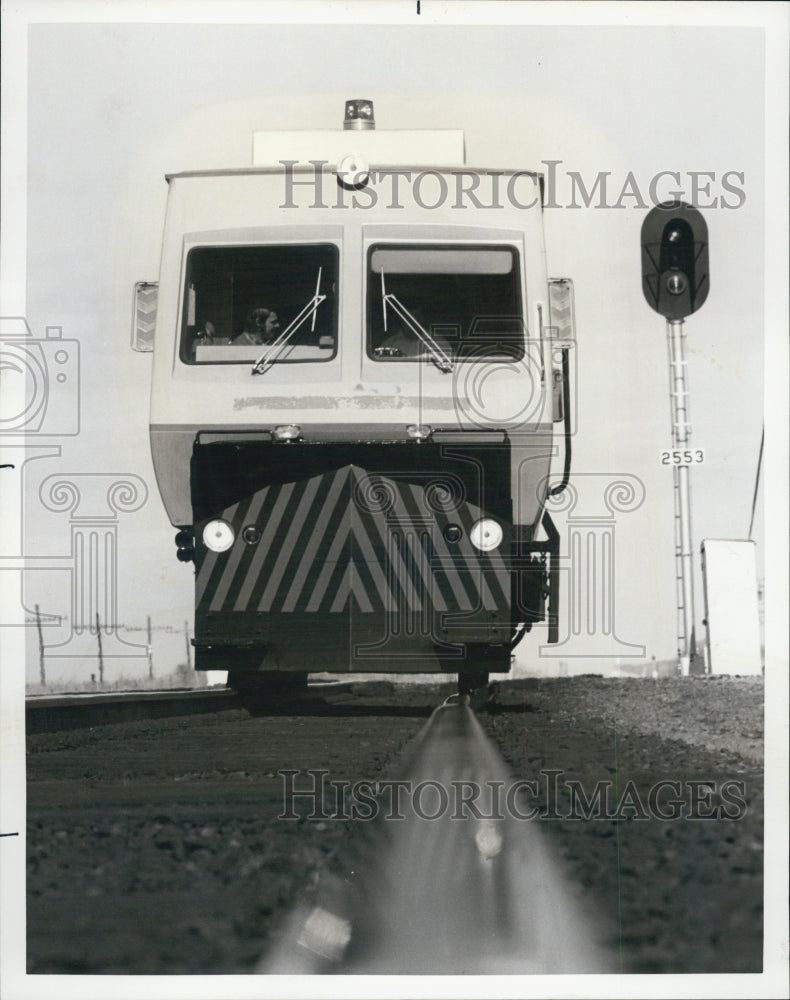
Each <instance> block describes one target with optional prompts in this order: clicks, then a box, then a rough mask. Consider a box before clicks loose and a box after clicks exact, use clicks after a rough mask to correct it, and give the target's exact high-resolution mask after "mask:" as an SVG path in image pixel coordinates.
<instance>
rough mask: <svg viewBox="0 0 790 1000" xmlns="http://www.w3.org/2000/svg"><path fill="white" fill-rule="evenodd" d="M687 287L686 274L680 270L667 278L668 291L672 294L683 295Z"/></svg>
mask: <svg viewBox="0 0 790 1000" xmlns="http://www.w3.org/2000/svg"><path fill="white" fill-rule="evenodd" d="M687 288H688V281H686V278H685V275H683V274H681V273H680V272H679V271H677V272H673V273H672V274H670V276H669V277H668V278H667V291H668V292H669V294H670V295H682V294H683V292H685V290H686V289H687Z"/></svg>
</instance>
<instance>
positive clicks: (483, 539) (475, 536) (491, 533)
mask: <svg viewBox="0 0 790 1000" xmlns="http://www.w3.org/2000/svg"><path fill="white" fill-rule="evenodd" d="M469 537H470V538H471V540H472V545H474V546H475V548H477V549H480V550H481V551H482V552H490V551H491V549H495V548H496V547H497V545H499V543H500V542H501V541H502V528H501V526H500V525H499V524H497V522H496V521H494V520H492V519H491V518H490V517H483V518H481V519H480V520H479V521H475V523H474V524H473V525H472V530H471V531H470V532H469Z"/></svg>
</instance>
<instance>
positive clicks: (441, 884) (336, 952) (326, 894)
mask: <svg viewBox="0 0 790 1000" xmlns="http://www.w3.org/2000/svg"><path fill="white" fill-rule="evenodd" d="M386 784H387V785H388V786H390V792H391V790H392V787H397V788H398V789H399V790H400V793H401V794H400V795H399V797H398V803H397V806H395V807H393V802H392V798H391V795H390V796H389V798H388V800H387V801H384V796H380V797H379V805H380V812H379V813H378V814H377V816H376V819H375V821H374V822H373V823H370V824H367V825H366V824H356V827H357V828H359V827H360V826H361V827H362V828H364V832H363V833H362V834H361V835H359V836H357V837H356V838H352V844H351V845H350V849H349V854H348V858H347V859H346V866H347V870H348V873H349V874H348V876H347V877H346V878H345V879H337V878H329V879H326V880H325V881H324V883H323V885H321V886H320V887H319V889H318V892H317V893H316V894H315V895H314V896H313V898H311V899H310V900H309V901H307V900H305V901H304V902H303V903H302V904H301V905H300V906H299V907H297V909H296V911H295V912H294V914H293V917H292V920H291V921H290V922H289V923H288V925H287V927H286V930H285V932H284V934H283V936H282V938H281V940H280V941H279V943H278V944H277V946H276V947H275V948H274V949H273V950H272V952H271V953H270V955H268V956H267V957H266V958H265V959H264V961H263V962H262V963H261V965H260V967H259V970H258V971H259V972H261V973H284V972H292V973H310V972H312V973H326V972H354V973H368V974H391V973H402V972H403V971H404V970H405V969H408V970H409V971H410V972H414V973H444V974H453V973H547V974H550V973H551V974H553V973H595V972H603V971H607V968H608V966H609V964H610V963H609V961H608V959H607V957H606V956H605V955H604V954H603V952H602V951H601V950H600V949H599V948H598V946H597V944H596V941H595V938H594V935H593V934H592V933H591V931H590V926H589V922H588V921H587V920H586V919H585V918H584V916H583V914H582V912H581V910H580V908H579V905H578V903H577V901H576V900H575V898H574V892H573V890H572V888H571V887H570V886H569V884H568V883H567V882H566V881H565V879H564V877H563V875H562V873H561V872H560V869H559V867H558V865H557V863H556V862H555V860H554V858H553V856H552V853H551V851H550V850H549V848H548V847H547V844H546V842H545V840H544V838H543V834H542V831H540V830H539V829H537V827H536V824H534V823H526V822H522V821H520V819H523V814H521V813H516V811H515V808H514V803H511V802H510V801H509V799H510V795H509V793H510V791H511V790H512V788H513V785H512V779H511V776H510V774H509V772H508V768H507V765H506V764H505V762H504V761H503V760H502V758H501V756H500V754H499V752H498V751H497V749H496V747H495V746H494V745H493V743H492V742H491V741H490V740H489V739H488V737H487V736H486V735H485V733H484V731H483V728H482V726H481V724H480V722H479V720H478V719H477V717H476V716H475V713H474V711H473V710H472V708H471V707H470V704H469V699H468V697H466V696H454V697H452V698H449V699H448V700H447V701H446V702H445V703H444V704H442V705H441V706H439V707H438V708H437V709H436V710H435V711H434V712H433V714H432V716H431V718H430V719H429V721H428V722H427V723H426V725H425V726H424V728H423V729H422V730H421V732H420V733H419V734H418V735H417V737H415V739H414V741H413V744H412V746H411V748H410V751H407V756H406V758H405V760H404V768H403V772H402V775H401V776H400V777H399V778H398V779H397V780H396V781H394V782H391V783H386ZM522 805H523V803H522Z"/></svg>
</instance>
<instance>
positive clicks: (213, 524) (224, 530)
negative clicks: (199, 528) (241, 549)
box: [203, 518, 236, 552]
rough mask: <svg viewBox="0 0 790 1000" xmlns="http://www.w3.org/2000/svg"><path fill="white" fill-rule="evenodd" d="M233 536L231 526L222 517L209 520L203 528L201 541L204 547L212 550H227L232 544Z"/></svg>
mask: <svg viewBox="0 0 790 1000" xmlns="http://www.w3.org/2000/svg"><path fill="white" fill-rule="evenodd" d="M235 538H236V536H235V535H234V533H233V528H231V526H230V525H229V524H228V522H227V521H223V520H222V518H218V519H217V520H216V521H209V522H208V524H207V525H206V527H205V528H204V529H203V542H204V543H205V545H206V548H208V549H211V551H212V552H227V550H228V549H229V548H230V547H231V545H233V542H234V541H235Z"/></svg>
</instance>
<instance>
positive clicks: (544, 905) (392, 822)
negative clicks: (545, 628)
mask: <svg viewBox="0 0 790 1000" xmlns="http://www.w3.org/2000/svg"><path fill="white" fill-rule="evenodd" d="M350 687H351V689H352V690H346V691H345V693H343V692H342V691H338V693H337V696H335V695H333V694H331V693H329V692H327V693H326V694H324V695H321V696H320V697H318V696H316V695H315V694H313V695H311V697H313V698H314V701H313V702H309V701H308V702H306V703H305V702H302V703H301V704H298V705H297V704H294V703H289V704H283V705H282V706H280V707H277V708H274V707H271V706H270V707H269V708H268V709H267V710H265V711H261V712H260V714H259V715H256V714H254V713H253V712H250V711H243V710H238V709H234V707H233V706H234V701H233V697H234V696H233V695H232V694H231V693H230V692H227V691H222V690H220V691H216V692H198V693H196V694H197V697H196V696H195V694H190V695H189V696H188V698H187V701H188V702H191V703H193V704H194V705H197V704H198V703H200V702H201V701H202V702H203V703H204V704H206V705H207V704H209V703H210V702H211V701H212V699H213V701H214V705H215V707H217V711H216V712H215V713H214V714H213V715H209V714H206V713H202V714H195V715H193V717H191V718H190V717H185V718H173V719H167V718H161V719H159V720H153V721H150V712H149V713H148V715H147V717H146V719H144V720H142V721H136V722H135V721H133V722H130V723H129V724H127V725H123V726H109V725H108V726H100V727H99V728H96V729H93V728H79V727H75V728H74V731H73V732H68V733H62V734H61V733H57V732H55V733H49V732H42V733H41V734H39V735H37V734H36V733H31V732H30V731H29V732H28V736H29V739H28V756H27V773H28V785H27V809H28V815H27V818H28V833H27V851H28V866H29V867H28V882H27V884H28V901H27V903H28V927H29V934H28V942H27V954H28V971H29V972H33V973H47V972H64V971H68V972H75V971H82V972H91V973H94V972H95V973H101V974H117V973H143V974H157V973H159V974H161V973H205V974H211V973H233V972H252V971H254V970H257V971H259V972H264V973H267V972H329V973H336V972H341V973H342V972H355V973H356V972H363V973H364V972H367V973H374V974H375V973H401V974H402V973H409V972H425V973H459V972H469V973H508V972H515V973H519V972H546V973H552V972H574V971H575V972H590V971H595V970H598V969H600V968H601V967H603V968H604V969H605V968H606V966H607V964H608V956H609V955H615V956H616V958H617V962H618V963H619V969H620V971H627V972H714V971H715V972H720V971H722V970H724V971H728V972H754V971H759V968H760V962H761V960H762V959H761V956H762V937H761V934H762V909H761V907H762V885H763V882H762V857H763V855H762V845H761V840H762V777H761V770H760V768H761V761H762V750H761V747H760V745H759V743H755V741H754V740H753V739H752V734H753V733H757V732H758V729H759V725H760V720H761V718H762V714H761V713H762V695H761V689H759V687H757V686H755V685H745V684H735V683H726V684H725V683H720V684H704V685H702V684H700V685H695V686H694V689H693V691H694V695H695V697H694V698H693V699H692V698H690V697H689V691H690V684H689V682H688V681H687V680H683V679H678V680H677V681H675V680H672V681H666V682H662V683H660V684H654V683H646V682H645V683H643V682H639V681H626V680H611V681H610V680H603V679H596V678H580V679H560V680H549V681H545V682H524V681H512V682H511V681H508V682H505V683H503V684H502V687H501V691H500V700H499V702H498V704H496V705H495V706H493V707H492V709H493V710H492V711H490V712H486V713H479V714H475V712H474V711H472V709H471V707H470V705H469V704H468V703H467V702H466V701H465V700H463V699H458V698H457V697H456V698H450V699H448V700H447V701H445V702H443V703H441V704H439V707H438V708H437V707H436V706H437V703H440V702H442V698H444V697H445V695H448V694H449V693H450V690H451V686H450V685H449V684H446V685H443V686H437V685H421V684H415V685H396V686H395V688H394V690H389V691H388V690H387V689H386V688H385V687H384V686H382V683H381V682H376V684H374V685H367V684H365V683H356V682H355V683H353V684H351V685H350ZM169 694H170V698H169V700H170V701H171V709H168V711H170V710H172V706H173V705H174V704H176V703H177V699H178V698H179V697H182V696H183V695H184V693H177V692H171V693H169ZM209 696H210V697H209ZM37 700H38V699H37ZM70 700H71V699H69V701H70ZM81 700H83V701H84V700H85V699H81ZM92 700H93V701H94V702H96V703H98V704H101V703H102V702H109V703H112V702H118V701H119V698H118V696H111V697H110V698H109V699H108V698H107V696H106V695H104V696H99V698H98V699H97V698H94V699H92ZM125 700H126V701H134V700H137V701H138V703H139V702H140V699H139V698H136V699H135V698H129V697H128V696H127V697H126V699H125ZM148 700H149V702H150V703H153V702H151V699H150V698H149V699H148ZM166 700H167V699H166ZM40 701H43V699H41V700H40ZM120 701H121V702H123V701H124V698H123V697H121V698H120ZM143 701H145V699H143ZM668 704H670V705H671V709H672V710H671V711H668V710H667V705H668ZM67 707H68V705H66V708H67ZM149 708H150V704H149ZM224 708H229V709H231V710H229V711H225V710H224ZM64 710H65V709H64ZM34 711H35V710H34ZM162 711H164V709H162ZM83 718H85V716H83ZM729 720H736V721H734V722H733V723H732V724H730V723H729ZM725 727H728V728H726V730H725ZM668 729H669V735H667V730H668ZM486 734H487V735H486ZM488 737H490V739H489V738H488ZM492 741H493V742H492ZM500 754H501V756H500ZM505 761H507V764H506V763H505ZM289 773H290V774H293V775H298V776H297V777H296V778H294V779H293V780H294V782H295V783H297V784H298V785H299V787H300V788H304V787H305V785H306V784H307V783H309V782H310V781H313V782H315V781H317V780H318V779H317V778H316V777H315V776H316V775H324V776H325V777H326V780H327V791H328V792H331V787H332V786H333V785H337V786H338V787H341V786H342V787H344V788H346V790H347V794H348V796H349V802H350V803H353V801H354V787H353V785H354V783H355V782H357V781H358V780H363V781H364V780H365V779H367V780H368V784H370V783H371V782H372V783H373V785H374V789H373V791H374V792H375V797H371V798H370V801H371V802H373V805H374V807H375V808H374V809H373V811H372V814H371V807H370V805H369V806H368V814H367V816H365V815H360V816H358V817H354V816H352V815H350V814H349V815H348V816H344V815H339V816H335V815H331V814H330V815H327V816H324V815H315V816H311V815H309V812H310V811H311V809H312V805H313V802H314V801H318V800H317V799H315V798H311V797H310V796H307V797H303V798H302V799H301V800H300V803H301V806H304V807H305V809H306V810H307V813H308V815H304V816H300V817H297V816H295V815H294V814H293V809H290V808H286V804H287V803H286V799H287V795H286V785H287V780H286V778H284V775H287V774H289ZM538 775H540V776H541V777H540V778H539V779H538V780H539V782H541V786H540V796H543V794H544V791H545V795H546V797H545V798H542V797H538V798H535V799H530V798H529V796H530V795H531V794H532V793H528V795H527V797H526V798H525V799H519V798H517V797H515V798H513V799H512V800H510V801H508V797H507V793H508V790H509V789H510V788H514V787H516V786H517V785H518V784H519V783H521V784H524V783H525V782H526V781H528V780H531V779H534V778H536V776H538ZM547 775H548V776H550V775H555V776H558V777H557V781H556V784H554V785H552V789H553V790H552V791H551V797H550V798H549V790H548V781H549V778H548V777H546V776H547ZM667 777H671V778H672V779H673V781H677V782H680V783H681V796H680V798H681V799H682V800H683V801H685V803H686V807H688V804H689V803H690V802H691V801H692V800H693V795H691V792H692V791H693V789H692V788H691V786H692V785H694V787H696V786H698V785H699V783H700V782H699V779H700V778H705V780H706V782H708V783H711V782H712V783H713V784H714V786H715V787H716V788H719V789H723V788H725V787H726V785H727V782H731V781H732V780H733V779H737V780H738V781H739V782H741V783H742V788H743V791H742V792H741V794H742V795H743V797H744V803H745V808H744V810H743V812H742V814H738V817H737V820H738V821H737V822H736V821H734V819H732V818H729V819H728V818H726V817H723V818H720V819H718V820H709V821H707V822H705V823H700V822H697V821H696V820H695V819H693V818H692V819H691V820H690V821H689V820H687V819H685V818H683V816H680V817H679V818H678V819H677V820H667V819H666V818H662V817H655V816H653V815H652V814H651V815H650V816H649V817H641V819H642V821H640V822H631V821H630V820H631V818H632V816H631V815H625V816H624V817H622V818H621V817H615V818H610V817H609V815H608V814H607V815H603V816H595V817H593V818H592V819H589V820H587V821H585V822H580V821H579V820H580V817H574V816H570V811H571V808H572V799H570V798H569V792H568V788H569V785H570V783H571V782H570V779H573V781H574V782H575V783H577V784H579V783H581V784H580V787H581V788H582V791H584V792H585V794H586V795H587V796H588V797H589V796H590V794H591V792H592V791H593V789H596V788H597V785H598V783H599V781H603V782H604V783H606V784H607V785H611V792H612V794H613V796H614V799H613V800H612V803H611V804H610V805H611V808H610V809H609V810H608V812H611V811H612V809H613V808H614V806H615V805H616V803H617V801H618V796H619V795H620V793H622V792H623V790H624V788H626V787H629V788H631V794H634V795H637V797H638V799H639V800H640V801H641V802H643V803H646V804H649V801H650V799H649V796H650V789H651V788H652V787H653V786H654V784H655V782H664V783H666V779H667ZM514 778H515V779H517V781H516V782H515V784H514V783H513V779H514ZM566 779H567V780H566ZM398 783H401V784H398ZM404 783H405V784H404ZM396 784H397V785H398V787H399V788H401V791H400V792H398V793H397V795H399V796H400V797H399V798H398V797H397V796H396V799H395V801H396V805H397V811H398V813H399V815H398V817H392V816H391V815H390V814H391V812H392V802H393V794H394V793H393V788H394V785H396ZM544 785H545V786H546V787H545V789H544ZM687 785H688V788H687ZM687 793H688V794H687ZM368 794H369V796H372V795H373V793H372V792H370V791H368ZM689 796H691V797H689ZM328 801H329V804H330V805H331V796H329V797H328ZM711 801H713V802H714V803H715V801H716V800H711ZM662 802H663V800H662ZM497 804H499V805H500V806H501V807H503V808H501V809H499V810H498V809H497V808H496V806H497ZM532 805H534V808H535V809H536V810H537V811H538V814H537V815H536V816H535V822H524V821H523V820H524V819H527V818H530V819H531V818H533V817H527V816H525V815H524V814H523V813H521V812H520V811H521V809H522V808H523V809H524V813H529V812H530V809H531V807H532ZM328 811H329V813H331V812H332V809H331V808H328ZM286 813H287V814H288V815H286ZM401 816H402V818H400V817H401ZM357 819H358V820H359V821H358V822H357V821H356V820H357ZM289 820H290V822H289ZM544 820H550V822H544ZM9 844H10V839H9ZM9 844H6V848H8V846H9ZM10 846H11V848H13V846H14V845H13V844H10ZM558 858H560V859H561V863H560V864H558V862H557V860H556V859H558ZM711 886H715V892H712V891H711V888H710V887H711ZM577 887H578V890H579V891H578V892H577ZM580 899H581V900H586V903H585V908H586V907H594V920H593V921H592V926H593V927H594V928H595V933H591V931H590V926H591V922H590V921H588V920H586V919H585V918H584V913H585V912H590V911H589V909H582V907H581V905H580V904H579V900H580ZM598 934H600V935H601V937H600V940H601V941H602V942H603V949H601V948H599V947H597V946H596V942H597V940H598Z"/></svg>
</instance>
